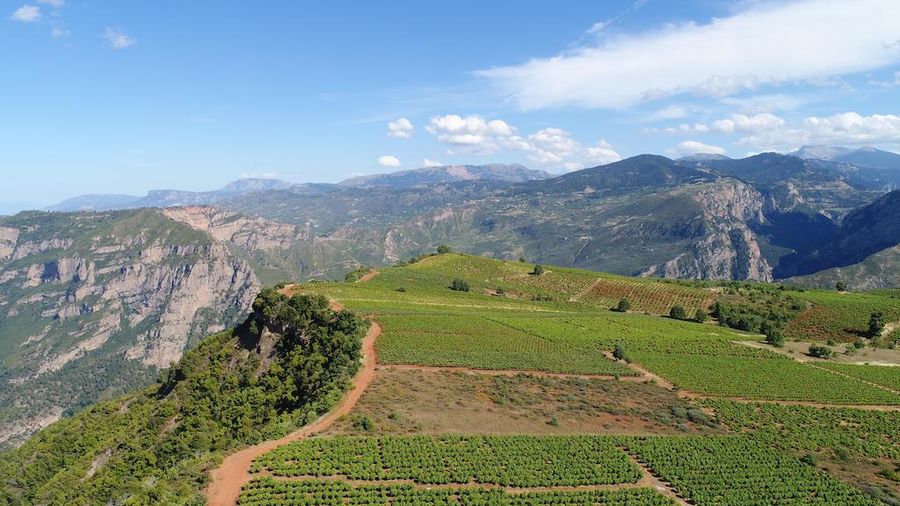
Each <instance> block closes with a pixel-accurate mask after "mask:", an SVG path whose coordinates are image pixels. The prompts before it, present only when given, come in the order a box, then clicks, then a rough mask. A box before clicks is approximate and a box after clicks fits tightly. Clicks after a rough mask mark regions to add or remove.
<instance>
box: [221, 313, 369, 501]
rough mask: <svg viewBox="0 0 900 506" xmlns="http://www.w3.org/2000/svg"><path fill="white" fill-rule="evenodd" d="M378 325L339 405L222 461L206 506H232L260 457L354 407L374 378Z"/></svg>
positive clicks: (364, 346) (365, 344) (321, 427)
mask: <svg viewBox="0 0 900 506" xmlns="http://www.w3.org/2000/svg"><path fill="white" fill-rule="evenodd" d="M332 309H335V310H340V309H343V306H341V305H340V304H338V303H336V302H332ZM381 332H382V327H381V324H379V323H378V322H376V321H374V320H372V321H371V325H370V326H369V330H368V332H366V336H365V337H364V338H363V342H362V354H363V365H362V367H361V368H360V370H359V372H357V373H356V377H355V378H353V388H352V389H350V391H349V392H347V394H346V395H344V397H343V399H341V402H340V403H338V405H337V406H336V407H335V408H334V409H332V410H331V411H329V412H328V413H327V414H325V415H323V416H322V417H321V418H319V419H318V420H316V421H315V422H313V423H311V424H309V425H306V426H304V427H302V428H301V429H299V430H297V431H295V432H292V433H290V434H288V435H287V436H285V437H283V438H281V439H271V440H269V441H264V442H262V443H259V444H257V445H253V446H250V447H248V448H244V449H243V450H241V451H239V452H237V453H232V454H231V455H228V456H227V457H225V460H223V461H222V464H221V465H220V466H219V468H218V469H216V470H215V471H213V473H212V481H211V482H210V484H209V487H208V488H207V489H206V503H207V504H208V505H209V506H232V505H234V504H236V503H237V500H238V497H240V495H241V487H242V486H244V484H245V483H247V482H248V481H250V478H251V475H250V465H251V463H252V462H253V460H254V459H255V458H257V457H259V456H260V455H262V454H264V453H266V452H268V451H270V450H273V449H275V448H277V447H279V446H281V445H285V444H287V443H290V442H292V441H297V440H300V439H304V438H307V437H309V436H311V435H313V434H315V433H317V432H321V431H322V430H324V429H327V428H328V427H329V426H331V424H333V423H334V422H335V421H336V420H337V419H338V418H340V417H342V416H344V415H346V414H347V413H349V412H350V410H351V409H353V406H355V405H356V401H358V400H359V398H360V397H361V396H362V393H363V391H364V390H365V389H366V388H367V387H368V386H369V384H370V383H372V378H373V376H374V375H375V362H376V357H375V339H377V338H378V336H379V335H381Z"/></svg>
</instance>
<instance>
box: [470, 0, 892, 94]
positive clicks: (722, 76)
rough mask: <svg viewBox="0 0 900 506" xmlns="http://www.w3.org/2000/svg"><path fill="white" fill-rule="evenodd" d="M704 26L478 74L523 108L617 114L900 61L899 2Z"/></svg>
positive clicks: (823, 0)
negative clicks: (668, 100) (650, 103)
mask: <svg viewBox="0 0 900 506" xmlns="http://www.w3.org/2000/svg"><path fill="white" fill-rule="evenodd" d="M745 5H747V6H748V7H747V8H746V10H743V11H741V12H738V13H737V14H735V15H733V16H730V17H726V18H717V19H714V20H712V21H711V22H709V23H707V24H697V23H685V24H680V25H675V26H668V27H665V28H662V29H660V30H657V31H654V32H649V33H644V34H639V35H632V36H619V37H610V38H607V39H605V40H604V41H603V42H601V43H599V44H598V45H597V46H594V47H582V48H578V49H576V50H574V51H570V52H566V53H563V54H560V55H558V56H555V57H552V58H540V59H533V60H531V61H529V62H527V63H523V64H521V65H514V66H507V67H497V68H493V69H489V70H484V71H480V72H478V73H477V74H478V75H480V76H482V77H485V78H487V79H489V80H491V81H492V82H493V83H494V84H495V85H496V86H497V87H498V88H499V90H500V91H501V92H503V93H504V94H507V95H509V96H510V97H511V98H512V99H513V100H514V102H515V103H516V104H518V106H519V107H521V108H523V109H541V108H547V107H558V106H570V105H575V106H581V107H590V108H623V107H628V106H631V105H634V104H637V103H639V102H641V101H644V100H652V99H654V98H659V97H664V96H671V95H675V94H682V93H694V94H702V95H711V96H725V95H729V94H732V93H735V92H739V91H744V90H755V89H757V88H760V87H762V86H764V85H772V84H782V83H786V82H806V81H808V80H813V79H822V78H826V77H829V76H836V75H843V74H851V73H856V72H862V71H866V70H872V69H878V68H882V67H885V66H887V65H890V64H892V63H895V62H897V61H900V51H897V50H896V49H894V48H892V47H891V46H890V44H889V42H890V41H896V40H900V24H898V23H897V22H896V20H897V19H898V18H900V2H898V1H896V0H857V1H853V2H847V1H846V0H805V1H795V2H789V3H785V2H748V3H746V4H745Z"/></svg>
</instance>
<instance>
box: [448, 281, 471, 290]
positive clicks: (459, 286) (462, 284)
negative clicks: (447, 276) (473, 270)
mask: <svg viewBox="0 0 900 506" xmlns="http://www.w3.org/2000/svg"><path fill="white" fill-rule="evenodd" d="M450 289H451V290H454V291H457V292H468V291H469V282H468V281H466V280H464V279H459V278H456V279H454V280H453V282H452V283H450Z"/></svg>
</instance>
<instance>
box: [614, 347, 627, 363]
mask: <svg viewBox="0 0 900 506" xmlns="http://www.w3.org/2000/svg"><path fill="white" fill-rule="evenodd" d="M613 358H615V359H616V360H625V348H624V347H623V346H622V343H616V348H615V349H614V350H613Z"/></svg>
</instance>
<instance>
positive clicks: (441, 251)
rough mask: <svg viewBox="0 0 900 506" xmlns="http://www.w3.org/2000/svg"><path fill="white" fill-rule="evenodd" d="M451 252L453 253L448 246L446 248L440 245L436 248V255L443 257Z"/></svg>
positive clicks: (444, 245)
mask: <svg viewBox="0 0 900 506" xmlns="http://www.w3.org/2000/svg"><path fill="white" fill-rule="evenodd" d="M451 251H453V250H451V249H450V246H447V245H446V244H441V245H440V246H438V247H437V253H438V255H444V254H446V253H450V252H451Z"/></svg>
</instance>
